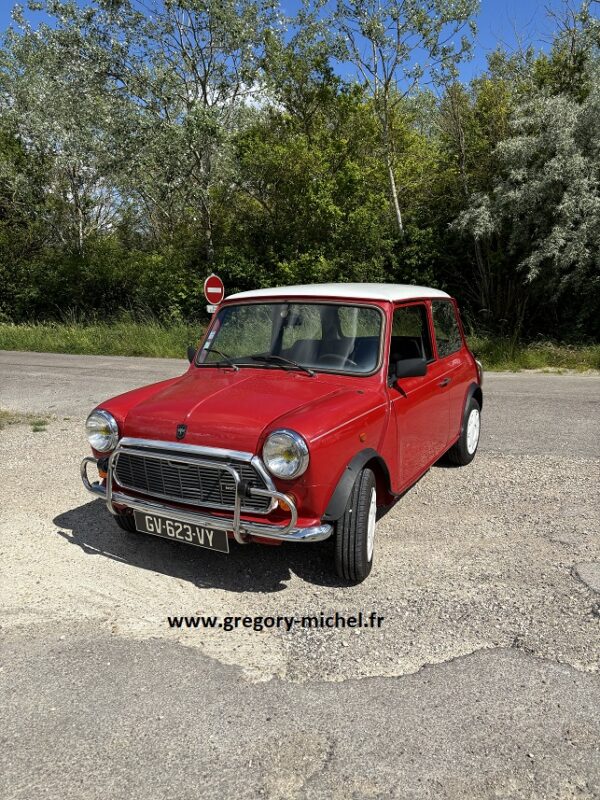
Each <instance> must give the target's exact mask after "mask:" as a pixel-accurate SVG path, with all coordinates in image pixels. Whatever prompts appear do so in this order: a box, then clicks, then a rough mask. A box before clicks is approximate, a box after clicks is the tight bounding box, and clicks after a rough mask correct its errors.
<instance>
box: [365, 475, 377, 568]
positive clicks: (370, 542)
mask: <svg viewBox="0 0 600 800" xmlns="http://www.w3.org/2000/svg"><path fill="white" fill-rule="evenodd" d="M376 518H377V493H376V491H375V489H374V488H373V489H371V502H370V504H369V520H368V524H367V561H371V560H372V558H373V548H374V546H375V522H376Z"/></svg>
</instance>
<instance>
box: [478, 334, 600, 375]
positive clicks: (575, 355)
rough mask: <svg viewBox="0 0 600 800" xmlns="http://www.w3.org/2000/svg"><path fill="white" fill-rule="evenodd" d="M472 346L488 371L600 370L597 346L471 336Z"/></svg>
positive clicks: (599, 356) (599, 349) (598, 346)
mask: <svg viewBox="0 0 600 800" xmlns="http://www.w3.org/2000/svg"><path fill="white" fill-rule="evenodd" d="M469 345H470V347H471V349H472V350H473V352H474V353H475V354H476V355H477V357H478V358H479V359H480V360H481V362H482V363H483V366H484V369H487V370H511V371H514V372H518V371H519V370H522V369H538V370H548V371H553V372H554V371H562V370H575V371H577V372H586V371H587V370H590V369H594V370H600V345H598V344H586V345H570V344H557V343H555V342H549V341H540V342H534V343H532V344H520V343H515V342H513V341H511V340H509V339H492V338H482V337H478V336H470V337H469Z"/></svg>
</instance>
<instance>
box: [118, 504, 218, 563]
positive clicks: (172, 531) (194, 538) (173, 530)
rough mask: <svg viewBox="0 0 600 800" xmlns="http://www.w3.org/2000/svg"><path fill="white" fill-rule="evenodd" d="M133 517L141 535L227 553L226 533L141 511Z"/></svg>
mask: <svg viewBox="0 0 600 800" xmlns="http://www.w3.org/2000/svg"><path fill="white" fill-rule="evenodd" d="M133 516H134V518H135V527H136V528H137V529H138V531H141V532H142V533H151V534H152V535H153V536H162V538H163V539H175V541H178V542H185V543H186V544H195V545H196V547H206V548H208V550H218V551H219V553H228V552H229V539H228V538H227V531H220V530H217V529H215V528H205V527H204V526H203V525H194V524H192V523H189V522H179V521H178V520H176V519H168V518H167V517H158V516H156V514H144V513H143V512H142V511H134V512H133Z"/></svg>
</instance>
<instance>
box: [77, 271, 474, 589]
mask: <svg viewBox="0 0 600 800" xmlns="http://www.w3.org/2000/svg"><path fill="white" fill-rule="evenodd" d="M188 355H189V358H190V367H189V369H188V370H187V371H186V372H185V373H184V374H183V375H182V376H181V377H179V378H172V379H169V380H166V381H161V382H160V383H155V384H152V385H150V386H144V387H142V388H141V389H136V390H134V391H131V392H127V393H125V394H122V395H119V396H118V397H113V398H112V399H111V400H107V401H106V402H104V403H102V404H101V405H100V406H98V407H97V408H96V409H95V410H94V411H93V412H92V413H91V414H90V416H89V417H88V420H87V424H86V425H87V433H88V439H89V442H90V444H91V446H92V450H93V453H94V456H93V458H92V457H88V458H85V459H84V461H83V462H82V465H81V468H82V478H83V482H84V484H85V487H86V488H87V489H88V490H89V491H90V492H92V493H93V494H94V495H98V496H100V497H102V498H104V499H105V501H106V505H107V507H108V510H109V511H110V512H111V514H113V515H114V517H115V520H116V522H117V524H118V525H120V527H121V528H123V529H124V530H125V531H131V532H134V531H140V532H142V533H151V534H154V535H157V536H162V537H166V538H170V539H177V540H179V541H182V542H188V543H189V544H195V545H199V546H201V547H208V548H211V549H213V550H220V551H222V552H228V550H229V540H230V539H231V538H235V540H236V541H237V542H238V543H240V544H245V543H247V542H262V543H273V542H276V543H279V542H287V541H290V542H315V541H319V540H322V539H326V538H328V537H330V536H333V537H334V545H335V546H334V553H335V556H334V558H335V567H336V570H337V573H338V575H339V576H340V577H342V578H343V579H345V580H347V581H349V582H354V583H357V582H360V581H362V580H364V579H365V578H366V577H367V575H368V574H369V572H370V571H371V566H372V563H373V549H374V538H375V522H376V518H377V509H378V508H381V507H384V506H388V505H390V504H392V503H393V502H394V500H395V499H396V498H398V497H399V496H400V495H402V493H403V492H405V491H406V490H407V489H408V488H409V487H410V486H411V485H412V484H413V483H415V481H417V480H418V479H419V478H420V477H421V475H423V473H424V472H426V471H427V470H428V469H429V468H430V467H431V465H432V464H434V463H435V462H436V461H438V460H439V459H440V458H441V457H442V456H445V457H446V459H448V460H449V461H451V462H452V463H454V464H459V465H462V464H468V463H469V462H470V461H472V460H473V458H474V456H475V452H476V450H477V445H478V442H479V430H480V414H481V407H482V403H483V395H482V391H481V384H482V371H481V365H480V364H479V363H478V362H477V361H476V360H475V358H474V356H473V354H472V353H471V352H470V350H469V348H468V346H467V344H466V342H465V338H464V333H463V329H462V325H461V322H460V316H459V313H458V309H457V305H456V302H455V300H453V299H452V298H451V297H449V296H448V295H447V294H446V293H445V292H442V291H438V290H437V289H428V288H424V287H421V286H404V285H395V284H368V283H364V284H360V283H356V284H352V283H348V284H322V285H321V284H317V285H308V286H291V287H281V288H275V289H260V290H257V291H251V292H242V293H240V294H235V295H232V296H230V297H228V298H227V299H226V300H225V301H224V302H223V303H222V304H221V305H220V306H219V307H218V309H217V311H216V313H215V315H214V316H213V319H212V321H211V324H210V325H209V327H208V330H207V331H206V335H205V336H204V339H203V341H202V343H201V345H200V347H199V348H198V350H197V351H196V350H193V349H191V348H190V352H189V353H188ZM90 463H93V464H94V465H96V466H97V469H98V472H99V476H100V479H99V480H98V481H95V482H93V483H91V482H90V481H89V479H88V477H87V470H88V465H89V464H90Z"/></svg>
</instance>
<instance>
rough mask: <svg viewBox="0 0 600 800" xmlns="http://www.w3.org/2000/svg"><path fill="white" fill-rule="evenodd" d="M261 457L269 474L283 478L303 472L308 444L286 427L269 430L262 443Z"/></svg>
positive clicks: (306, 464) (290, 477) (306, 463)
mask: <svg viewBox="0 0 600 800" xmlns="http://www.w3.org/2000/svg"><path fill="white" fill-rule="evenodd" d="M262 457H263V462H264V465H265V467H266V468H267V469H268V470H269V472H270V473H271V475H274V476H275V477H276V478H283V479H284V480H291V479H292V478H298V477H299V476H300V475H302V474H303V473H305V472H306V470H307V468H308V462H309V460H310V456H309V453H308V445H307V444H306V442H305V441H304V439H303V438H302V436H300V434H299V433H296V431H291V430H289V429H287V428H280V429H278V430H276V431H271V433H270V434H269V435H268V436H267V438H266V439H265V443H264V444H263V448H262Z"/></svg>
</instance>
